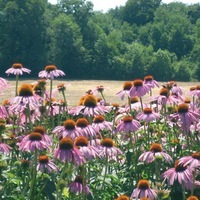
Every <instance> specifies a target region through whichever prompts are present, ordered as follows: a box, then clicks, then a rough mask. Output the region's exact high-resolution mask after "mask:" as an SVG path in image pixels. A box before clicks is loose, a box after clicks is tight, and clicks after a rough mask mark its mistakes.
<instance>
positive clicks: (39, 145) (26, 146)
mask: <svg viewBox="0 0 200 200" xmlns="http://www.w3.org/2000/svg"><path fill="white" fill-rule="evenodd" d="M18 146H19V150H21V151H35V150H36V149H37V150H44V149H48V148H49V147H48V145H47V143H46V142H45V141H44V140H43V136H42V134H41V133H39V132H31V133H29V134H28V135H27V136H25V137H24V138H23V139H22V141H21V142H20V143H18Z"/></svg>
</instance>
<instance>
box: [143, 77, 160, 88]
mask: <svg viewBox="0 0 200 200" xmlns="http://www.w3.org/2000/svg"><path fill="white" fill-rule="evenodd" d="M144 84H148V85H149V86H150V87H151V88H154V87H159V84H158V82H157V81H155V80H154V77H153V76H151V75H147V76H145V77H144Z"/></svg>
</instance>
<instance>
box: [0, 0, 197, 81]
mask: <svg viewBox="0 0 200 200" xmlns="http://www.w3.org/2000/svg"><path fill="white" fill-rule="evenodd" d="M0 34H1V35H0V69H1V76H4V72H5V71H6V70H7V69H8V68H10V67H11V65H12V64H13V63H16V62H20V63H22V64H23V66H24V67H26V68H29V69H31V70H32V73H31V76H32V77H36V76H37V74H38V72H39V71H41V70H42V69H43V68H44V67H45V66H46V65H48V64H55V65H56V66H57V67H58V68H59V69H60V70H63V71H64V72H65V73H66V75H67V78H69V79H112V80H132V79H134V78H143V77H144V76H145V75H147V74H151V75H153V76H154V78H155V79H156V80H158V81H166V80H172V79H174V80H177V81H194V80H197V81H199V80H200V4H191V5H186V4H183V3H180V2H174V3H169V4H165V3H162V1H161V0H148V1H146V0H127V2H126V4H125V6H120V7H116V8H114V9H110V10H109V11H108V12H106V13H103V12H100V11H94V10H93V4H92V2H90V1H86V0H59V1H58V3H57V4H56V5H52V4H50V3H48V1H47V0H26V1H24V0H0ZM29 77H30V76H29Z"/></svg>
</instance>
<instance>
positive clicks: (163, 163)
mask: <svg viewBox="0 0 200 200" xmlns="http://www.w3.org/2000/svg"><path fill="white" fill-rule="evenodd" d="M24 73H31V71H30V70H29V69H26V68H24V67H23V66H22V65H21V64H20V63H15V64H13V66H12V67H11V68H10V69H8V70H7V71H6V74H8V75H9V78H10V77H11V78H12V81H11V80H9V79H4V78H0V95H1V96H0V99H1V102H2V104H1V105H0V172H1V173H0V176H1V177H0V196H1V199H5V200H19V199H20V200H27V199H30V200H43V199H47V200H51V199H52V200H54V199H56V200H61V199H67V200H90V199H91V200H92V199H94V200H130V199H131V200H135V199H138V200H139V199H141V200H148V199H150V200H162V199H165V200H198V199H199V198H200V83H197V82H196V83H195V82H194V83H179V82H175V81H172V80H169V81H168V82H163V83H161V82H157V81H156V80H154V78H153V76H150V75H149V76H146V77H144V78H143V79H136V80H133V81H93V80H90V81H78V80H72V81H70V80H69V81H68V80H67V75H65V74H64V72H63V71H61V70H59V69H57V67H56V66H55V65H48V66H46V67H45V69H44V70H41V72H40V73H39V74H38V80H23V79H22V78H23V74H24ZM13 78H15V79H14V80H13ZM60 78H62V79H61V80H60Z"/></svg>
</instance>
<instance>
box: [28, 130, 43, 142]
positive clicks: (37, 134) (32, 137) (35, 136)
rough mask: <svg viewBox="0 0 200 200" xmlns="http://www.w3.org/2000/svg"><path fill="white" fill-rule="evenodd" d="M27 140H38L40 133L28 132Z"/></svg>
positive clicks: (40, 138)
mask: <svg viewBox="0 0 200 200" xmlns="http://www.w3.org/2000/svg"><path fill="white" fill-rule="evenodd" d="M29 140H31V141H40V140H42V134H41V133H38V132H31V133H30V134H29Z"/></svg>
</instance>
